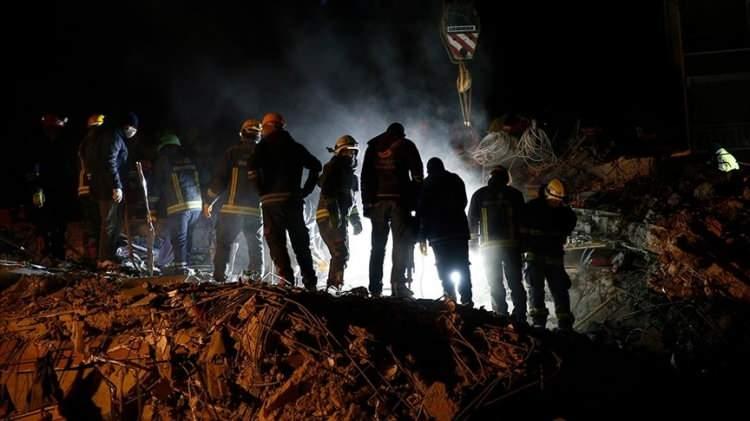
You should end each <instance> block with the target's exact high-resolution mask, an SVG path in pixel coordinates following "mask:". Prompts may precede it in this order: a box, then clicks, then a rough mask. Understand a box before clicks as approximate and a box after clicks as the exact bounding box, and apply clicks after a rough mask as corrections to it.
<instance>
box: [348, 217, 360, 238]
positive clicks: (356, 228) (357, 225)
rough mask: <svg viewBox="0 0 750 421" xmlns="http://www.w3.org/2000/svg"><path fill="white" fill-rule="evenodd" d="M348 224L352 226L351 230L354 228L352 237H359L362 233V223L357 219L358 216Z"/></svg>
mask: <svg viewBox="0 0 750 421" xmlns="http://www.w3.org/2000/svg"><path fill="white" fill-rule="evenodd" d="M349 223H350V224H352V228H354V235H359V234H361V233H362V221H361V220H360V219H359V216H353V217H352V218H351V219H350V220H349Z"/></svg>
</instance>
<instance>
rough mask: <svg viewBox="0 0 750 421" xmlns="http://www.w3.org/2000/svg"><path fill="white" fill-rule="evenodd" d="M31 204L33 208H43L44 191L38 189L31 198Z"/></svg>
mask: <svg viewBox="0 0 750 421" xmlns="http://www.w3.org/2000/svg"><path fill="white" fill-rule="evenodd" d="M31 202H32V203H33V204H34V206H36V207H38V208H41V207H42V206H44V202H45V197H44V191H43V190H42V189H39V190H37V191H36V193H34V195H33V196H31Z"/></svg>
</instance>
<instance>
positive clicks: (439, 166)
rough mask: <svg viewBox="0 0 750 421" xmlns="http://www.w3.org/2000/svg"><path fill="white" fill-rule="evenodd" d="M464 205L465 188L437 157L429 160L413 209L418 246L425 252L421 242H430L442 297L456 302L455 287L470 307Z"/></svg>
mask: <svg viewBox="0 0 750 421" xmlns="http://www.w3.org/2000/svg"><path fill="white" fill-rule="evenodd" d="M466 204H467V200H466V186H465V185H464V182H463V180H461V177H459V176H458V175H457V174H455V173H452V172H448V171H446V169H445V165H444V164H443V161H442V160H441V159H440V158H430V160H429V161H427V178H425V180H424V187H423V188H422V195H421V199H420V201H419V205H418V208H417V215H419V221H420V227H419V239H420V241H421V243H422V244H421V245H420V246H421V248H422V253H425V252H426V244H425V241H426V240H429V241H430V247H432V251H433V252H434V253H435V265H436V266H437V270H438V276H439V277H440V281H441V282H442V284H443V291H444V292H445V295H446V296H447V297H448V298H450V299H452V300H453V301H456V286H458V291H459V293H460V294H461V304H464V305H467V306H472V305H473V302H472V294H471V272H470V271H469V224H468V221H467V219H466V210H465V209H466ZM456 283H458V285H455V284H456Z"/></svg>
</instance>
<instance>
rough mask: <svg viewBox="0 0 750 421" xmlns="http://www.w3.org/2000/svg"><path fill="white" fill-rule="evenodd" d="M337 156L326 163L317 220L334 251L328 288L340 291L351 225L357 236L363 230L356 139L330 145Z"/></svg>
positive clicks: (327, 244)
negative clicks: (359, 205) (358, 195)
mask: <svg viewBox="0 0 750 421" xmlns="http://www.w3.org/2000/svg"><path fill="white" fill-rule="evenodd" d="M328 150H329V152H332V153H333V154H334V155H333V157H332V158H331V160H330V161H328V163H326V164H325V166H323V174H322V175H321V176H320V180H319V181H318V185H319V186H320V199H319V201H318V209H317V211H316V212H315V219H316V221H317V223H318V229H319V231H320V236H321V237H322V238H323V242H325V243H326V246H327V247H328V251H329V252H330V254H331V262H330V266H329V269H328V281H327V284H326V287H327V288H335V289H336V290H340V289H341V287H342V286H343V285H344V269H345V268H346V263H347V261H348V260H349V235H348V231H347V227H348V225H349V224H351V225H352V228H353V229H354V235H358V234H359V233H361V232H362V221H361V220H360V218H359V211H358V210H357V201H356V197H355V195H356V193H357V191H359V180H358V179H357V176H356V175H355V174H354V169H355V168H356V167H357V152H358V151H359V145H358V143H357V141H356V140H355V139H354V138H353V137H351V136H349V135H345V136H341V137H340V138H338V140H336V145H335V146H334V147H333V148H328Z"/></svg>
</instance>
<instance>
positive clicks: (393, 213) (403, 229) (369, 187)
mask: <svg viewBox="0 0 750 421" xmlns="http://www.w3.org/2000/svg"><path fill="white" fill-rule="evenodd" d="M423 175H424V169H423V168H422V158H421V157H420V156H419V151H418V150H417V146H416V145H415V144H414V142H412V141H411V140H410V139H407V138H406V134H405V131H404V126H403V125H402V124H400V123H392V124H391V125H390V126H388V128H387V129H386V131H385V132H384V133H381V134H380V135H378V136H376V137H374V138H373V139H371V140H370V141H369V142H367V150H366V151H365V158H364V161H363V163H362V207H363V214H364V216H365V217H367V218H370V221H371V222H372V250H371V251H370V285H369V289H370V294H371V295H373V296H375V297H378V296H380V295H381V294H382V291H383V260H384V259H385V246H386V243H387V242H388V231H389V230H390V231H391V232H392V235H393V265H392V267H391V291H392V292H391V294H392V295H393V296H395V297H410V296H411V295H413V293H412V292H411V290H409V288H408V287H407V285H406V277H405V274H406V270H407V265H408V263H409V253H413V251H414V243H415V242H416V236H415V235H413V233H412V228H411V227H410V220H409V218H410V215H411V213H412V212H413V211H416V205H417V203H416V200H415V199H416V198H417V196H418V194H419V191H420V190H421V186H422V178H423Z"/></svg>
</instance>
